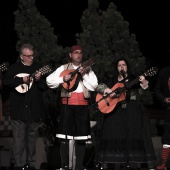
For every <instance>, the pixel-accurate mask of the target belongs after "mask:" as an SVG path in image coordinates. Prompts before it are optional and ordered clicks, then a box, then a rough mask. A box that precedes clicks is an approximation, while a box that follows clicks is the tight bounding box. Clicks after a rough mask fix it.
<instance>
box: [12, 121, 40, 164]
mask: <svg viewBox="0 0 170 170" xmlns="http://www.w3.org/2000/svg"><path fill="white" fill-rule="evenodd" d="M11 126H12V133H13V156H14V161H15V163H14V166H15V167H23V166H25V165H29V166H30V167H35V161H36V160H35V158H36V142H37V134H38V126H39V123H37V122H34V123H30V124H29V125H26V123H24V122H22V121H19V120H18V121H16V120H11Z"/></svg>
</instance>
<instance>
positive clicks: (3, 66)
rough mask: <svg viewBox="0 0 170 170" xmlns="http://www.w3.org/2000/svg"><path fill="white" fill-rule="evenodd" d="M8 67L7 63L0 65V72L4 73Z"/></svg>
mask: <svg viewBox="0 0 170 170" xmlns="http://www.w3.org/2000/svg"><path fill="white" fill-rule="evenodd" d="M8 67H9V63H8V62H4V63H2V64H0V71H1V72H3V71H6V70H7V69H8Z"/></svg>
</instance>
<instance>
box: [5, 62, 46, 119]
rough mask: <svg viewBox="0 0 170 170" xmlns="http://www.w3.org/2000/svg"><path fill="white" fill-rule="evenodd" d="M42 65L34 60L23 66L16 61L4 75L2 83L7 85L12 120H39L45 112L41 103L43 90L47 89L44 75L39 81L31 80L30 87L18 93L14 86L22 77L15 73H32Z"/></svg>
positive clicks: (19, 83)
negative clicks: (30, 63)
mask: <svg viewBox="0 0 170 170" xmlns="http://www.w3.org/2000/svg"><path fill="white" fill-rule="evenodd" d="M41 67H42V65H41V64H39V63H37V62H34V63H33V64H32V65H31V66H25V65H24V64H23V63H22V62H17V63H15V64H13V65H11V66H10V68H9V69H8V70H7V72H6V74H5V75H4V85H5V86H7V87H9V88H10V90H11V92H10V114H11V115H10V116H11V119H14V120H22V121H26V120H28V118H29V120H31V121H39V120H40V118H41V117H42V116H43V115H44V114H45V110H44V103H43V92H44V91H45V90H47V89H48V87H47V85H46V80H45V77H44V76H41V78H40V80H39V81H37V82H36V81H33V84H32V86H31V88H30V89H29V90H28V91H27V92H25V93H20V92H18V91H17V90H16V89H15V88H16V87H17V86H19V85H21V84H23V77H17V76H16V75H17V74H20V73H26V74H30V75H32V74H33V73H35V72H36V71H37V70H39V69H40V68H41Z"/></svg>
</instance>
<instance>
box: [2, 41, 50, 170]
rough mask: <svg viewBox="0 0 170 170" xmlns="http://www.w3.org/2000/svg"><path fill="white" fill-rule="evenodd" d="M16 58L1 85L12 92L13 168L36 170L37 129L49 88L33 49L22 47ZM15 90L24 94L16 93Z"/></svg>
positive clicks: (27, 45)
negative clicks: (44, 97)
mask: <svg viewBox="0 0 170 170" xmlns="http://www.w3.org/2000/svg"><path fill="white" fill-rule="evenodd" d="M19 57H20V61H19V62H16V63H14V64H13V65H11V66H10V67H9V69H8V70H7V72H6V74H5V75H4V85H5V86H7V87H10V89H11V93H10V117H11V126H12V133H13V155H14V161H15V162H14V163H15V164H14V166H15V170H25V169H35V161H36V160H35V158H36V139H37V132H38V126H39V122H40V119H41V118H42V116H43V115H44V114H45V111H44V108H43V106H44V104H43V92H44V91H45V90H47V89H48V87H47V85H46V80H45V77H44V76H42V75H41V72H39V69H40V68H41V67H42V66H41V64H40V63H38V62H35V61H34V48H33V46H32V45H31V44H23V45H22V46H21V47H20V49H19ZM18 75H22V76H18ZM31 75H34V76H31ZM30 84H31V85H30ZM17 87H21V89H22V90H23V91H19V90H17ZM24 88H25V89H24Z"/></svg>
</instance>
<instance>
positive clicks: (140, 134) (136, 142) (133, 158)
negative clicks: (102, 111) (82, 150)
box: [95, 100, 156, 167]
mask: <svg viewBox="0 0 170 170" xmlns="http://www.w3.org/2000/svg"><path fill="white" fill-rule="evenodd" d="M99 139H100V140H99V142H98V143H97V146H96V154H95V161H96V162H98V163H136V164H139V163H140V164H141V163H147V164H148V165H150V166H151V167H154V164H155V160H156V157H155V152H154V147H153V143H152V138H151V134H150V122H149V119H148V117H147V115H146V114H145V112H144V110H143V108H142V107H141V105H140V103H139V102H138V101H136V100H131V101H130V102H129V103H128V104H127V105H126V108H123V107H122V105H121V103H119V104H118V105H117V106H116V108H115V109H114V110H113V111H112V112H111V113H109V114H107V115H105V117H104V121H103V125H102V128H101V135H100V138H99Z"/></svg>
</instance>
